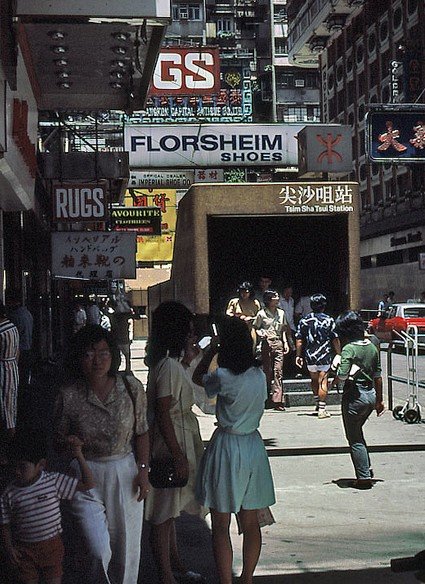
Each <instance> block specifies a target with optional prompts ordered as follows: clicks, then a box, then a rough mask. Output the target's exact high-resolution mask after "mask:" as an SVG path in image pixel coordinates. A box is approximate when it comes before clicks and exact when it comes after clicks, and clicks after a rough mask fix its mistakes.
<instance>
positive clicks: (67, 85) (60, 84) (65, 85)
mask: <svg viewBox="0 0 425 584" xmlns="http://www.w3.org/2000/svg"><path fill="white" fill-rule="evenodd" d="M56 85H57V86H58V87H60V88H61V89H70V87H71V85H72V83H71V82H70V81H59V82H58V83H57V84H56Z"/></svg>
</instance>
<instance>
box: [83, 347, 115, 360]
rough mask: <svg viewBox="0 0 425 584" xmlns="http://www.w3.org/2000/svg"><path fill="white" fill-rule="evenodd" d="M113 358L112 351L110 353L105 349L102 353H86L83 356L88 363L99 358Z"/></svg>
mask: <svg viewBox="0 0 425 584" xmlns="http://www.w3.org/2000/svg"><path fill="white" fill-rule="evenodd" d="M110 356H111V351H108V350H107V349H103V350H102V351H86V352H85V353H84V355H83V357H84V359H87V360H88V361H93V359H94V358H95V357H97V358H98V359H102V360H105V359H108V358H109V357H110Z"/></svg>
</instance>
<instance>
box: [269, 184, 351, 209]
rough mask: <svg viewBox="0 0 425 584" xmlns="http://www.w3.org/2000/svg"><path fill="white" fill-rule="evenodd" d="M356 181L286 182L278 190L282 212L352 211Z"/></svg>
mask: <svg viewBox="0 0 425 584" xmlns="http://www.w3.org/2000/svg"><path fill="white" fill-rule="evenodd" d="M358 193H359V185H358V183H354V182H349V183H338V182H325V183H307V182H306V183H299V182H298V183H287V184H285V186H283V187H282V188H281V190H280V192H279V195H278V199H279V205H281V209H282V212H283V213H289V214H291V213H294V214H315V215H317V214H318V213H323V214H335V213H352V212H353V211H354V209H355V201H354V198H355V197H356V198H357V197H358Z"/></svg>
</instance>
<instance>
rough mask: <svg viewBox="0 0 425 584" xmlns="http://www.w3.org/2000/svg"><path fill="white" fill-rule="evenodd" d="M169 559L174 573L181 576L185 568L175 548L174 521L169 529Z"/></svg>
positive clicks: (185, 570)
mask: <svg viewBox="0 0 425 584" xmlns="http://www.w3.org/2000/svg"><path fill="white" fill-rule="evenodd" d="M170 558H171V567H172V569H173V570H174V571H175V572H181V573H182V574H184V573H185V572H187V567H186V566H185V565H184V564H183V562H182V560H181V558H180V554H179V549H178V547H177V535H176V522H175V521H174V520H173V523H172V525H171V529H170Z"/></svg>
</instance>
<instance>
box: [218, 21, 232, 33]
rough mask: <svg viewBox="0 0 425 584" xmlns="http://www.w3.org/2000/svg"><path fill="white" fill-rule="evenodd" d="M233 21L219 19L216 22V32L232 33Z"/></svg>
mask: <svg viewBox="0 0 425 584" xmlns="http://www.w3.org/2000/svg"><path fill="white" fill-rule="evenodd" d="M233 30H234V29H233V20H232V19H231V18H219V19H218V20H217V32H233Z"/></svg>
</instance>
